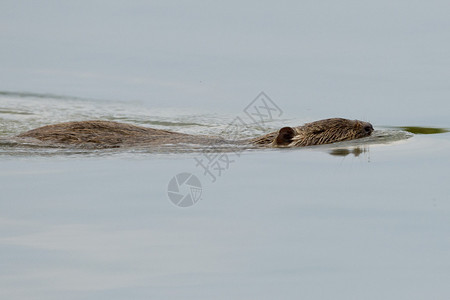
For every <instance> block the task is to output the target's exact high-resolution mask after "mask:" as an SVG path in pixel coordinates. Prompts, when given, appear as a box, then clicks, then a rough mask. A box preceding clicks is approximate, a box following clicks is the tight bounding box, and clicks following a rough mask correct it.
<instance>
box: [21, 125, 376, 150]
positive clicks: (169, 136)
mask: <svg viewBox="0 0 450 300" xmlns="http://www.w3.org/2000/svg"><path fill="white" fill-rule="evenodd" d="M372 132H373V127H372V125H371V124H370V123H367V122H363V121H359V120H347V119H342V118H333V119H325V120H320V121H316V122H311V123H306V124H305V125H303V126H299V127H283V128H281V129H280V130H278V131H274V132H271V133H268V134H266V135H263V136H261V137H258V138H254V139H246V140H240V141H226V140H224V139H222V138H220V137H214V136H206V135H190V134H184V133H178V132H173V131H168V130H161V129H154V128H147V127H141V126H135V125H131V124H125V123H118V122H112V121H97V120H96V121H80V122H66V123H60V124H55V125H47V126H43V127H39V128H36V129H33V130H30V131H27V132H25V133H22V134H20V135H19V136H18V137H19V138H25V139H27V138H33V139H37V140H40V141H43V142H46V144H50V145H73V146H79V147H86V148H116V147H127V146H128V147H132V146H138V145H149V146H152V145H155V146H156V145H167V144H180V143H187V144H200V145H215V144H224V143H227V144H240V145H241V144H248V145H249V146H253V147H254V146H256V147H303V146H311V145H321V144H329V143H335V142H340V141H346V140H352V139H357V138H362V137H366V136H369V135H370V134H371V133H372Z"/></svg>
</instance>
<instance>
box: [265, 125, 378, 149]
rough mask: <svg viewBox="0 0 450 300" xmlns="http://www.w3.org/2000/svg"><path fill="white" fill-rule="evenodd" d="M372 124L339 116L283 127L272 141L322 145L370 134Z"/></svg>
mask: <svg viewBox="0 0 450 300" xmlns="http://www.w3.org/2000/svg"><path fill="white" fill-rule="evenodd" d="M372 132H373V127H372V124H370V123H368V122H363V121H359V120H347V119H341V118H333V119H325V120H320V121H316V122H311V123H306V124H305V125H303V126H300V127H283V128H281V129H280V130H279V131H278V134H277V136H276V138H275V139H274V140H273V142H272V146H274V147H302V146H310V145H322V144H330V143H335V142H341V141H346V140H353V139H359V138H362V137H366V136H369V135H371V134H372Z"/></svg>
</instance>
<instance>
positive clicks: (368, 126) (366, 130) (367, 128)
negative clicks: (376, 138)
mask: <svg viewBox="0 0 450 300" xmlns="http://www.w3.org/2000/svg"><path fill="white" fill-rule="evenodd" d="M364 131H365V132H367V133H369V132H372V131H373V128H372V126H370V125H367V126H365V127H364Z"/></svg>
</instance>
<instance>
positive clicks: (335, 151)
mask: <svg viewBox="0 0 450 300" xmlns="http://www.w3.org/2000/svg"><path fill="white" fill-rule="evenodd" d="M368 152H369V148H368V147H355V148H350V149H349V148H338V149H333V150H331V151H330V152H329V153H330V154H331V155H334V156H347V155H349V154H353V155H354V156H355V157H358V156H359V155H361V154H362V153H368Z"/></svg>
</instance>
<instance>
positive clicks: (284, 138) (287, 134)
mask: <svg viewBox="0 0 450 300" xmlns="http://www.w3.org/2000/svg"><path fill="white" fill-rule="evenodd" d="M294 135H295V130H294V129H293V128H292V127H283V128H281V129H280V131H278V136H277V138H276V139H275V142H276V144H277V145H288V144H290V143H291V142H292V138H293V137H294Z"/></svg>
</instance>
